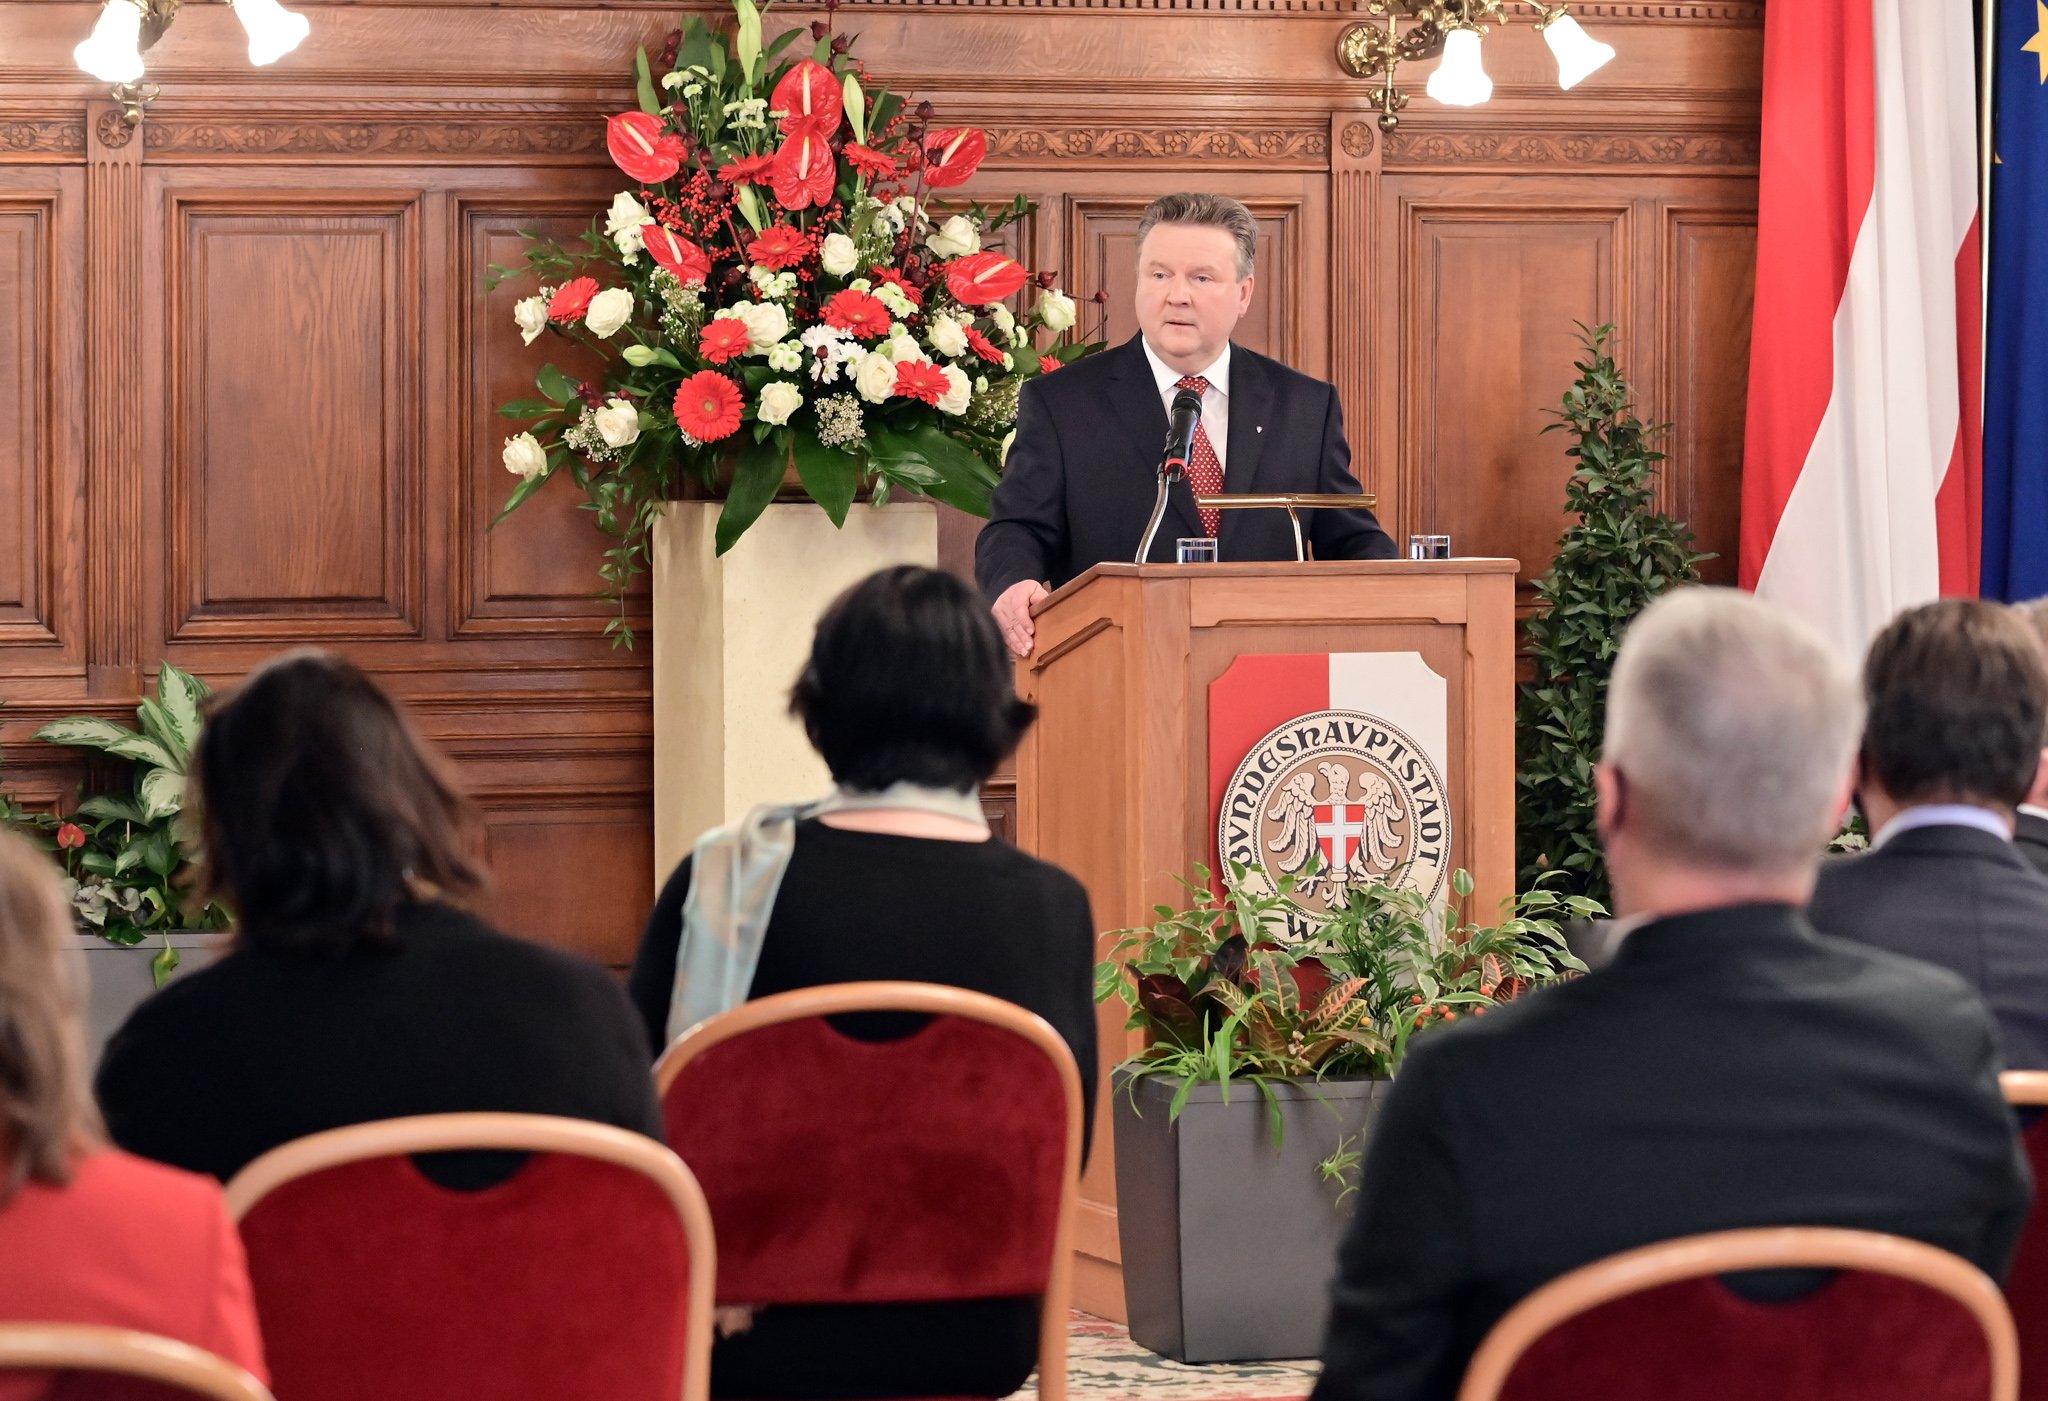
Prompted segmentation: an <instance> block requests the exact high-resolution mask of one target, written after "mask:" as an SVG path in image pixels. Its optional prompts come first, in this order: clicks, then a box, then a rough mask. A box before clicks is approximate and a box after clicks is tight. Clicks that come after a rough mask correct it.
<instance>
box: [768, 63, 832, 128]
mask: <svg viewBox="0 0 2048 1401" xmlns="http://www.w3.org/2000/svg"><path fill="white" fill-rule="evenodd" d="M768 109H769V110H770V111H771V112H787V113H788V114H789V115H788V116H786V117H784V118H783V119H782V129H783V130H784V131H786V132H788V133H789V134H790V135H792V136H794V135H796V133H798V132H800V131H809V132H815V133H816V134H817V135H819V136H830V135H831V134H832V133H833V132H835V131H837V130H839V119H840V117H841V116H843V115H844V114H845V111H846V103H845V100H844V99H843V97H842V96H841V93H840V87H839V79H837V78H835V77H833V76H832V70H831V69H829V68H827V67H826V66H825V65H824V64H822V63H819V62H816V61H815V60H813V59H808V58H807V59H805V60H804V61H803V62H802V63H799V64H798V65H797V66H796V67H794V68H792V69H790V70H789V72H788V73H787V74H785V75H784V76H783V79H782V81H781V82H779V83H777V84H776V85H775V91H774V93H773V94H771V95H770V97H769V99H768Z"/></svg>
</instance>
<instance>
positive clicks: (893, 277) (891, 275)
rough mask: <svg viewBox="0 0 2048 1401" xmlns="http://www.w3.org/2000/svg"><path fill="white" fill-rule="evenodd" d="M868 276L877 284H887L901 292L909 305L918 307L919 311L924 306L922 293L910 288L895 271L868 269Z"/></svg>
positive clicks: (891, 269) (901, 275) (889, 269)
mask: <svg viewBox="0 0 2048 1401" xmlns="http://www.w3.org/2000/svg"><path fill="white" fill-rule="evenodd" d="M868 276H869V277H872V278H874V279H875V281H877V282H887V283H889V284H890V285H891V286H893V287H894V288H895V289H896V290H897V291H899V292H901V293H902V294H903V295H904V296H905V297H908V298H909V299H910V304H911V305H912V306H914V307H918V308H920V309H921V308H922V307H923V306H924V293H922V292H920V291H918V290H917V289H916V288H915V287H913V286H911V285H910V283H909V282H907V281H905V280H904V277H903V274H902V273H900V272H898V271H896V269H894V268H869V269H868Z"/></svg>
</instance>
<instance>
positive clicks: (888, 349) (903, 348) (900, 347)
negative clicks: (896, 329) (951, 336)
mask: <svg viewBox="0 0 2048 1401" xmlns="http://www.w3.org/2000/svg"><path fill="white" fill-rule="evenodd" d="M882 351H883V353H884V354H886V355H887V356H888V357H889V359H890V360H891V361H893V362H894V363H896V364H899V365H900V364H902V363H903V362H904V361H905V360H930V359H931V358H932V357H931V356H929V355H927V354H925V353H924V347H923V346H921V345H919V344H918V343H917V342H916V341H914V340H912V339H911V338H910V336H909V334H908V333H905V334H903V335H900V336H898V337H896V339H895V340H892V341H890V342H889V343H888V344H887V345H885V346H883V347H882Z"/></svg>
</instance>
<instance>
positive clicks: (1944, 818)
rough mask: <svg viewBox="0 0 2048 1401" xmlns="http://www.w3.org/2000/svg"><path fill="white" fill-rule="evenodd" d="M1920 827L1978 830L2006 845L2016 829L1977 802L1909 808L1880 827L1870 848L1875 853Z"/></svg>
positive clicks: (1922, 805) (1871, 840)
mask: <svg viewBox="0 0 2048 1401" xmlns="http://www.w3.org/2000/svg"><path fill="white" fill-rule="evenodd" d="M1916 827H1975V828H1976V829H1977V830H1978V831H1980V832H1989V833H1990V834H1991V835H1992V836H1994V837H1996V838H1998V839H1999V840H2000V841H2002V842H2009V841H2011V840H2012V827H2011V826H2010V825H2009V824H2008V823H2007V822H2006V820H2005V819H2004V818H2002V817H2000V816H1999V815H1998V814H1997V813H1995V812H1993V811H1991V809H1989V808H1980V807H1978V806H1976V805H1975V804H1974V803H1922V804H1920V805H1919V806H1918V807H1910V808H1907V809H1906V810H1905V811H1904V812H1901V813H1900V814H1899V815H1898V816H1897V817H1894V818H1893V819H1892V820H1891V821H1889V822H1887V823H1885V824H1884V826H1882V827H1880V828H1878V829H1877V835H1876V836H1874V837H1872V838H1871V839H1870V849H1871V850H1872V851H1875V850H1877V849H1878V848H1879V847H1881V846H1883V845H1884V844H1885V843H1886V842H1888V841H1890V840H1891V839H1892V838H1893V837H1896V836H1897V835H1899V833H1901V832H1910V831H1912V830H1913V829H1914V828H1916Z"/></svg>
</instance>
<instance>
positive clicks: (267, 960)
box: [97, 651, 661, 1186]
mask: <svg viewBox="0 0 2048 1401" xmlns="http://www.w3.org/2000/svg"><path fill="white" fill-rule="evenodd" d="M192 767H193V774H192V778H193V781H194V783H195V786H196V793H195V795H194V797H195V801H196V802H197V805H198V809H199V813H200V820H201V826H202V833H203V836H204V846H205V856H204V859H203V865H202V867H201V871H200V884H201V891H202V893H203V894H205V895H209V896H212V897H214V898H216V899H219V900H221V901H222V902H223V903H224V904H226V905H227V906H228V907H229V908H230V909H231V910H232V911H233V912H234V916H235V930H234V936H233V943H232V945H231V947H230V949H229V951H228V952H227V953H226V954H225V955H224V956H223V957H222V958H221V959H220V960H219V961H218V962H216V963H214V964H213V965H212V966H211V967H208V968H204V969H201V970H199V971H198V972H195V973H193V974H192V975H191V976H189V977H186V978H183V979H180V980H179V981H177V982H174V983H172V984H171V985H169V986H168V987H166V988H165V989H164V990H163V991H161V992H159V993H157V994H155V995H154V996H152V997H151V998H150V999H149V1000H148V1001H147V1002H144V1003H143V1004H142V1005H141V1006H140V1007H138V1008H137V1009H136V1010H135V1012H134V1014H133V1015H131V1016H130V1017H129V1018H128V1021H127V1023H126V1024H125V1025H124V1026H122V1028H121V1029H120V1030H119V1031H118V1032H116V1033H115V1035H114V1037H113V1039H112V1040H111V1041H110V1042H108V1044H107V1049H106V1054H105V1057H104V1059H103V1060H102V1061H101V1064H100V1072H99V1079H98V1084H97V1088H98V1091H99V1100H100V1107H101V1109H102V1110H103V1111H104V1112H105V1114H106V1119H107V1127H108V1129H109V1130H110V1131H111V1133H112V1134H113V1137H114V1141H115V1142H116V1143H118V1144H120V1145H121V1146H122V1147H123V1148H126V1149H128V1150H129V1151H130V1152H133V1153H138V1154H141V1155H142V1156H144V1157H148V1158H154V1159H156V1160H157V1161H159V1162H165V1163H172V1164H175V1165H176V1166H178V1167H183V1168H189V1169H191V1170H193V1171H195V1172H209V1173H212V1174H213V1175H214V1176H215V1177H218V1178H220V1179H222V1180H223V1181H225V1180H226V1179H228V1178H230V1177H232V1176H233V1175H234V1174H235V1173H236V1172H237V1171H239V1170H240V1169H241V1168H242V1167H243V1166H245V1165H246V1164H247V1163H248V1162H249V1161H250V1160H251V1159H253V1158H256V1157H258V1156H259V1155H261V1154H263V1153H265V1152H267V1151H268V1150H270V1149H272V1148H275V1147H277V1146H278V1145H279V1144H281V1143H287V1142H289V1141H291V1140H292V1139H295V1138H300V1137H303V1136H304V1135H306V1134H310V1133H318V1132H320V1131H321V1130H324V1129H332V1128H340V1127H342V1126H343V1125H347V1124H360V1123H366V1122H369V1121H371V1120H376V1119H391V1118H397V1117H400V1116H402V1115H408V1114H441V1113H453V1112H458V1111H464V1110H499V1111H506V1112H512V1113H528V1114H560V1115H564V1116H567V1117H571V1118H580V1119H591V1120H595V1121H597V1122H599V1123H604V1124H613V1125H617V1126H619V1127H621V1128H627V1129H632V1130H635V1131H637V1132H641V1133H645V1134H647V1135H649V1136H650V1137H656V1138H658V1137H659V1136H660V1134H661V1118H660V1112H659V1110H658V1108H657V1106H656V1103H655V1099H654V1091H653V1087H652V1085H651V1084H650V1083H649V1079H648V1074H647V1061H646V1056H645V1052H644V1049H643V1044H642V1040H641V1035H640V1030H639V1025H638V1023H637V1020H636V1019H635V1017H634V1015H633V1009H632V1007H631V1005H630V1004H629V1003H628V1002H627V1001H626V998H625V996H624V994H623V993H622V992H621V991H620V989H619V987H618V985H617V984H616V983H615V982H613V980H612V978H611V976H610V975H609V974H608V973H606V972H605V970H604V969H602V968H600V967H599V966H598V965H597V964H595V963H593V962H590V961H589V960H587V959H584V958H581V957H578V956H576V955H574V954H569V953H562V952H558V951H556V950H553V949H548V948H543V947H541V946H540V945H538V944H533V943H528V942H526V941H525V940H521V939H514V938H509V937H507V936H506V935H503V934H500V933H497V932H496V931H495V930H493V929H491V928H490V927H489V926H487V925H486V924H484V923H483V922H482V921H481V920H479V919H477V918H476V917H475V916H474V915H472V914H470V913H468V912H467V911H466V910H465V909H464V908H463V902H464V901H465V900H467V899H469V898H470V897H473V896H475V895H477V894H478V893H479V892H480V891H481V890H482V888H483V885H484V871H483V867H482V866H481V864H480V863H479V862H478V860H477V858H476V857H475V855H474V854H473V850H474V846H475V838H476V837H477V835H478V828H479V826H480V824H479V823H478V821H477V817H476V813H475V809H474V808H473V807H472V806H471V805H470V803H469V801H468V800H467V799H466V798H464V797H463V796H462V795H461V794H460V793H459V792H458V791H457V790H456V788H455V786H454V785H453V783H452V782H451V781H450V780H449V779H448V778H447V777H446V776H445V775H444V774H443V772H442V770H441V767H440V765H439V763H438V762H437V761H436V760H435V759H434V757H433V756H432V755H431V754H430V753H429V751H428V749H427V747H426V745H425V743H424V742H423V741H422V740H421V739H420V737H419V736H418V735H417V734H416V733H414V731H413V728H412V726H411V725H410V724H408V723H407V722H406V720H405V718H404V716H402V715H401V714H400V713H399V711H398V708H397V706H396V705H394V704H393V703H392V701H391V698H390V697H389V696H387V695H385V694H384V692H383V691H381V690H380V689H378V687H377V685H376V683H375V682H373V681H371V680H370V678H369V677H367V676H365V675H364V674H363V673H362V672H361V671H358V670H357V669H356V668H355V667H354V666H352V665H350V664H349V663H348V662H346V661H343V660H342V659H341V658H339V657H335V656H330V655H327V654H325V653H321V652H312V651H301V652H293V653H290V654H288V655H286V656H283V657H280V658H278V659H276V660H274V661H272V662H271V663H269V664H268V665H266V666H264V667H262V668H261V669H259V670H258V671H256V672H255V673H254V674H253V675H251V676H250V677H249V678H248V680H247V681H245V682H244V683H243V684H242V686H241V687H240V688H239V689H238V690H236V691H235V692H234V693H233V694H232V695H230V696H228V697H226V698H225V699H224V700H219V701H216V702H215V703H214V704H213V705H212V706H211V707H210V709H209V711H208V715H207V720H206V725H205V728H204V730H203V731H202V732H201V734H200V737H199V746H198V750H197V752H196V753H195V754H194V756H193V765H192ZM509 1161H510V1163H511V1164H513V1165H516V1163H517V1161H518V1160H517V1159H511V1160H509ZM506 1166H507V1160H505V1159H502V1158H500V1159H495V1160H492V1159H485V1158H483V1157H481V1156H477V1155H466V1154H465V1155H449V1156H447V1157H442V1158H439V1159H438V1160H436V1161H435V1162H432V1163H423V1167H425V1170H426V1171H427V1172H428V1174H429V1175H430V1176H433V1177H436V1178H437V1179H438V1180H441V1181H442V1182H443V1183H444V1184H445V1185H448V1186H482V1185H485V1184H486V1183H487V1182H488V1181H489V1180H491V1179H492V1178H493V1176H502V1175H503V1171H504V1169H505V1167H506Z"/></svg>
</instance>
